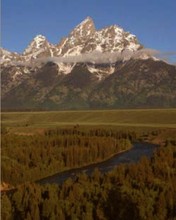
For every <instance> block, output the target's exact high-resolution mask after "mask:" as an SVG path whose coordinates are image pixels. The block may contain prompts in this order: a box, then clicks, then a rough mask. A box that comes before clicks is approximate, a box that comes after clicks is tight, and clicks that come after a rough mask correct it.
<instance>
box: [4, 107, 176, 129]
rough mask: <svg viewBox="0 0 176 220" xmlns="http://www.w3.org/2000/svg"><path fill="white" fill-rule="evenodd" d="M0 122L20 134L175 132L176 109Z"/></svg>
mask: <svg viewBox="0 0 176 220" xmlns="http://www.w3.org/2000/svg"><path fill="white" fill-rule="evenodd" d="M1 120H2V127H6V128H7V129H8V130H9V131H10V132H19V133H33V132H36V131H41V130H42V129H45V128H52V127H67V126H75V125H81V126H86V127H87V126H89V127H90V126H91V127H92V126H103V127H105V126H107V127H108V126H110V127H112V126H113V127H114V126H115V127H135V128H140V127H143V128H145V127H146V128H176V109H135V110H134V109H131V110H92V111H53V112H52V111H51V112H3V113H2V116H1Z"/></svg>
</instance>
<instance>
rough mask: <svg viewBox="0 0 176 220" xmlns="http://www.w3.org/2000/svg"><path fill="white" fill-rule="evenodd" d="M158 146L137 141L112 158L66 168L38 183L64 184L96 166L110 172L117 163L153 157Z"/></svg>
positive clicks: (90, 171)
mask: <svg viewBox="0 0 176 220" xmlns="http://www.w3.org/2000/svg"><path fill="white" fill-rule="evenodd" d="M157 147H158V145H155V144H152V143H135V144H134V145H133V147H132V148H130V149H128V150H123V151H121V152H119V153H117V154H115V155H113V156H112V157H111V158H109V159H107V160H104V161H101V162H98V163H94V164H90V165H86V166H82V167H79V168H73V169H69V170H65V171H63V172H59V173H57V174H54V175H51V176H48V177H46V178H43V179H40V180H38V181H36V183H40V184H48V183H49V184H50V183H56V184H62V183H63V182H64V181H65V180H66V179H68V178H70V177H71V178H74V177H76V175H77V174H79V173H81V172H84V173H86V174H88V175H91V173H92V172H93V171H94V169H95V168H98V169H99V170H100V171H102V172H108V171H110V170H112V169H113V168H114V167H115V166H116V165H119V164H120V163H130V162H137V161H139V160H140V158H141V157H142V156H147V157H149V158H150V157H151V156H152V154H153V152H154V150H155V149H156V148H157Z"/></svg>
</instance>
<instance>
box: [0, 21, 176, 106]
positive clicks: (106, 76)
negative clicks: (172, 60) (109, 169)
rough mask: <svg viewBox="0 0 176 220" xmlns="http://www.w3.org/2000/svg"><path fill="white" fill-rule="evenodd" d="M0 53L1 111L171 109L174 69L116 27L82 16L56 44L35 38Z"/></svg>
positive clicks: (174, 99) (175, 81)
mask: <svg viewBox="0 0 176 220" xmlns="http://www.w3.org/2000/svg"><path fill="white" fill-rule="evenodd" d="M0 52H1V74H2V97H1V100H2V108H4V109H14V108H18V109H26V108H30V109H41V108H44V109H80V108H81V109H92V108H123V107H125V108H131V107H134V108H139V107H145V108H147V107H176V86H175V85H176V66H174V65H170V64H167V63H166V62H163V61H162V60H158V59H156V58H155V56H154V55H155V53H156V51H155V50H150V49H146V48H145V47H144V46H143V45H142V44H141V43H140V42H139V41H138V39H137V37H136V36H135V35H133V34H131V33H129V32H126V31H124V30H123V29H122V28H121V27H118V26H117V25H111V26H108V27H105V28H103V29H101V30H96V27H95V25H94V22H93V19H92V18H90V17H87V18H86V19H85V20H84V21H82V22H81V23H80V24H78V25H77V26H76V27H75V28H74V29H73V30H72V31H71V32H70V34H69V35H68V36H67V37H65V38H63V40H62V41H60V42H59V43H58V44H56V45H54V44H52V43H50V42H48V40H47V38H46V37H45V36H43V35H37V36H36V37H35V38H34V39H33V40H32V41H31V42H30V43H29V45H28V46H27V48H26V49H25V50H24V52H23V53H22V54H18V53H13V52H9V51H7V50H4V49H1V51H0Z"/></svg>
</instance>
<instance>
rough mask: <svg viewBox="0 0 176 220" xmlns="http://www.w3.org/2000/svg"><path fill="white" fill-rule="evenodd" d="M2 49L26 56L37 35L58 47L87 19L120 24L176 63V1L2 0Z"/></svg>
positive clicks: (142, 41)
mask: <svg viewBox="0 0 176 220" xmlns="http://www.w3.org/2000/svg"><path fill="white" fill-rule="evenodd" d="M1 14H2V16H1V26H2V27H1V32H2V33H1V46H2V47H3V48H5V49H7V50H10V51H13V52H19V53H21V52H23V50H24V49H25V48H26V47H27V45H28V44H29V43H30V41H31V40H32V39H33V38H34V37H35V36H36V35H38V34H42V35H44V36H46V38H47V39H48V41H49V42H51V43H53V44H56V43H58V42H59V41H60V40H61V39H62V38H63V37H65V36H67V35H68V34H69V33H70V31H71V30H72V29H73V28H74V27H75V26H76V25H78V24H79V23H80V22H81V21H82V20H84V19H85V18H86V17H87V16H90V17H92V19H93V20H94V23H95V26H96V28H97V29H101V28H103V27H105V26H108V25H113V24H117V25H119V26H120V27H122V28H123V29H124V30H125V31H129V32H131V33H132V34H135V35H136V36H137V38H138V40H139V41H140V43H141V44H142V45H144V46H145V47H146V48H152V49H156V50H159V51H161V52H162V53H163V56H167V57H168V56H169V59H170V60H171V61H172V62H176V0H1Z"/></svg>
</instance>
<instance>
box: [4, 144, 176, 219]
mask: <svg viewBox="0 0 176 220" xmlns="http://www.w3.org/2000/svg"><path fill="white" fill-rule="evenodd" d="M175 186H176V145H175V144H173V143H171V142H167V143H166V144H165V146H163V147H161V148H159V149H158V150H157V151H156V152H155V153H154V155H153V157H152V158H151V160H148V159H147V158H145V157H144V158H142V159H141V161H140V162H138V163H137V164H130V165H128V164H123V165H120V166H117V168H115V169H114V170H113V171H111V172H109V173H107V174H101V173H100V172H99V171H98V170H97V169H96V170H95V171H94V173H93V174H92V175H91V176H87V175H86V174H85V173H82V174H79V175H78V177H77V179H76V180H72V179H68V180H67V181H65V183H64V184H63V185H60V186H59V185H49V184H48V185H37V184H34V183H26V184H24V185H21V186H18V187H17V189H16V190H15V191H13V192H11V193H8V194H3V195H2V219H4V220H7V219H15V220H31V219H35V220H39V219H42V220H55V219H59V220H67V219H68V220H82V219H84V220H93V219H97V220H100V219H101V220H106V219H109V220H112V219H120V220H129V219H130V220H133V219H134V220H136V219H138V220H144V219H150V220H166V219H167V220H174V219H176V187H175Z"/></svg>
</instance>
